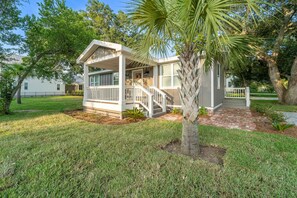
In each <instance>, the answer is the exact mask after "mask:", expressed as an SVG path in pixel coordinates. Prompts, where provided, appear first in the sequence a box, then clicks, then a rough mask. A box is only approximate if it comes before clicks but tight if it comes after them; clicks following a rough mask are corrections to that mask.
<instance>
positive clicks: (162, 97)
mask: <svg viewBox="0 0 297 198" xmlns="http://www.w3.org/2000/svg"><path fill="white" fill-rule="evenodd" d="M149 90H150V92H151V93H152V94H153V100H154V102H155V103H156V104H157V105H158V106H160V107H161V108H162V112H166V94H165V93H164V92H163V91H161V90H160V89H158V88H157V87H154V86H151V87H150V88H149Z"/></svg>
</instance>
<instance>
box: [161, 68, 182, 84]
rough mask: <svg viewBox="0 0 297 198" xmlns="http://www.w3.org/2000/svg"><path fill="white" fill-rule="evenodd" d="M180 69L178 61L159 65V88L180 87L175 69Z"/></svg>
mask: <svg viewBox="0 0 297 198" xmlns="http://www.w3.org/2000/svg"><path fill="white" fill-rule="evenodd" d="M179 69H180V63H170V64H164V65H161V66H160V74H161V79H160V81H161V83H160V84H161V88H163V89H166V88H167V89H175V88H177V87H180V80H179V79H178V73H177V70H179Z"/></svg>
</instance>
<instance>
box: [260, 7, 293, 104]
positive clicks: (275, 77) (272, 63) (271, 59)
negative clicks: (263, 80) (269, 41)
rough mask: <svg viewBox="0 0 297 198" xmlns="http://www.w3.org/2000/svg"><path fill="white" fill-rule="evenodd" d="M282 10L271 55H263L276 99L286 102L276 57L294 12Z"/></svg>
mask: <svg viewBox="0 0 297 198" xmlns="http://www.w3.org/2000/svg"><path fill="white" fill-rule="evenodd" d="M282 10H283V12H284V20H283V24H282V26H281V28H280V30H279V32H278V36H277V38H276V41H275V43H274V46H273V50H272V55H271V56H267V55H265V60H266V61H267V63H268V68H269V77H270V80H271V83H272V85H273V87H274V89H275V91H276V93H277V95H278V99H279V101H280V102H281V103H285V102H286V100H285V96H286V91H287V90H286V88H285V87H284V85H283V82H282V79H281V76H280V72H279V69H278V66H277V59H278V56H279V52H280V49H281V45H282V43H283V41H284V38H285V32H286V29H287V27H288V24H289V23H290V20H291V18H292V16H293V14H294V10H288V9H286V8H282Z"/></svg>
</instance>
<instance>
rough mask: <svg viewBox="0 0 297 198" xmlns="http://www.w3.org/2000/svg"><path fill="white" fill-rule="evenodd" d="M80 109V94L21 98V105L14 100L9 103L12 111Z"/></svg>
mask: <svg viewBox="0 0 297 198" xmlns="http://www.w3.org/2000/svg"><path fill="white" fill-rule="evenodd" d="M71 109H82V97H81V96H54V97H40V98H23V99H22V105H18V104H17V103H16V101H15V100H14V101H13V102H12V105H11V110H12V111H15V110H17V111H22V110H40V111H64V110H71Z"/></svg>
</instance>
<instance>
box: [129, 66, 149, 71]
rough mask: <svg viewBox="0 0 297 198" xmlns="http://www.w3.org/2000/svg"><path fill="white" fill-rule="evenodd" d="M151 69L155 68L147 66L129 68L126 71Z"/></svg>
mask: <svg viewBox="0 0 297 198" xmlns="http://www.w3.org/2000/svg"><path fill="white" fill-rule="evenodd" d="M150 67H154V66H151V65H147V66H143V67H135V68H129V69H126V71H133V70H137V69H145V68H150Z"/></svg>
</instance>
